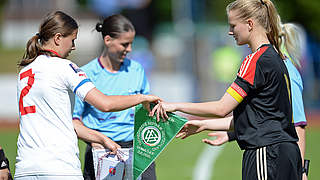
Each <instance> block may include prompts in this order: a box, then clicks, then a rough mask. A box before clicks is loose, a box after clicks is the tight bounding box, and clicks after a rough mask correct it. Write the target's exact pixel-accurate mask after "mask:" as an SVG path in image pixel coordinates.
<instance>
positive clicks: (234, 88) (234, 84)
mask: <svg viewBox="0 0 320 180" xmlns="http://www.w3.org/2000/svg"><path fill="white" fill-rule="evenodd" d="M230 87H231V88H232V89H233V90H235V91H236V92H237V93H238V94H239V95H240V96H241V97H242V98H245V97H246V96H247V93H246V92H245V91H244V90H243V89H242V88H241V87H240V86H238V84H236V83H235V82H233V83H232V84H231V86H230Z"/></svg>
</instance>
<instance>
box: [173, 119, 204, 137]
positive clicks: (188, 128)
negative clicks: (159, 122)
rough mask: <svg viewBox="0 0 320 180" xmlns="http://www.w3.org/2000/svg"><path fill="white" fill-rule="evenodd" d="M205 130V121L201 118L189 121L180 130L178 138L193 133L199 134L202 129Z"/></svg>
mask: <svg viewBox="0 0 320 180" xmlns="http://www.w3.org/2000/svg"><path fill="white" fill-rule="evenodd" d="M203 130H205V125H204V121H201V120H192V121H188V122H187V123H186V124H185V125H184V127H183V128H182V129H181V130H180V132H179V133H178V134H177V136H176V137H177V138H181V139H185V138H187V137H188V136H191V135H193V134H197V133H199V132H201V131H203Z"/></svg>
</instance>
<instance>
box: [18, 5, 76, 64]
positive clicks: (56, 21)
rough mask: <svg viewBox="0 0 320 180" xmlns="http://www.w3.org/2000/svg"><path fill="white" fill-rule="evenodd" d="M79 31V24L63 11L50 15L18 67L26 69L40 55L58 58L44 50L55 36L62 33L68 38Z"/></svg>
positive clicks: (29, 43) (27, 48) (27, 47)
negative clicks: (44, 46)
mask: <svg viewBox="0 0 320 180" xmlns="http://www.w3.org/2000/svg"><path fill="white" fill-rule="evenodd" d="M76 29H78V24H77V22H76V21H75V20H74V19H73V18H72V17H71V16H69V15H67V14H65V13H64V12H62V11H55V12H53V13H49V14H48V15H47V16H46V18H45V19H44V20H43V22H42V23H41V25H40V28H39V33H37V34H36V35H34V36H33V37H32V38H31V39H30V40H29V41H28V42H27V46H26V51H25V53H24V55H23V57H22V60H21V61H20V62H19V63H18V66H19V67H20V68H21V67H24V66H27V65H28V64H30V63H32V62H33V61H34V60H35V59H36V58H37V57H38V56H39V55H40V54H45V55H47V56H57V55H56V54H55V53H53V52H51V51H50V50H46V49H43V48H42V46H43V45H44V44H46V43H47V42H48V41H49V40H50V39H51V38H52V37H54V35H55V34H57V33H61V34H62V36H63V37H67V36H69V35H70V34H72V33H73V31H74V30H76Z"/></svg>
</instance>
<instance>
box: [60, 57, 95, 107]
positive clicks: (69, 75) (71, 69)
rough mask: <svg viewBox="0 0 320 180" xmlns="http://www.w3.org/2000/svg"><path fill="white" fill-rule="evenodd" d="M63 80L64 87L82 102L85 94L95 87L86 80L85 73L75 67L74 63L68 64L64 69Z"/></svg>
mask: <svg viewBox="0 0 320 180" xmlns="http://www.w3.org/2000/svg"><path fill="white" fill-rule="evenodd" d="M64 70H65V72H64V80H65V84H66V86H67V87H68V88H69V89H71V90H72V92H73V93H75V94H76V95H77V96H78V97H79V98H80V100H81V101H83V100H84V98H85V96H86V95H87V93H88V92H89V91H90V90H91V89H93V88H94V87H95V86H94V85H93V83H92V82H91V81H90V79H88V78H87V76H86V74H85V72H83V71H82V70H81V69H80V68H79V67H78V66H77V65H75V64H74V63H71V62H70V63H69V64H68V65H67V66H66V67H65V68H64Z"/></svg>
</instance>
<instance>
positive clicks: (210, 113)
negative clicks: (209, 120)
mask: <svg viewBox="0 0 320 180" xmlns="http://www.w3.org/2000/svg"><path fill="white" fill-rule="evenodd" d="M175 104H176V105H175V106H176V107H175V110H176V111H181V112H184V113H187V114H192V115H196V116H202V117H214V118H224V117H226V116H227V115H228V114H230V112H232V110H233V109H234V108H236V107H237V105H238V104H239V103H238V102H237V101H236V100H235V99H234V98H233V97H232V96H230V95H229V94H228V93H225V94H224V96H223V97H222V98H221V99H220V100H219V101H211V102H204V103H175Z"/></svg>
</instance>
